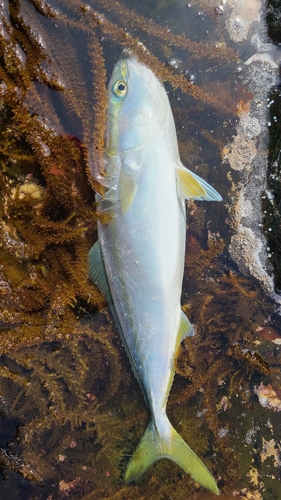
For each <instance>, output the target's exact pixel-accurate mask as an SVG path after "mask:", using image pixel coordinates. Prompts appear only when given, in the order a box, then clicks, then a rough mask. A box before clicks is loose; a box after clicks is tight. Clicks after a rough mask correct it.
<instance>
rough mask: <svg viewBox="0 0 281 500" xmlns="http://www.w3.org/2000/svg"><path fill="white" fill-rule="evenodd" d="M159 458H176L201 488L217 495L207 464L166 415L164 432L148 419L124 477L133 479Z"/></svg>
mask: <svg viewBox="0 0 281 500" xmlns="http://www.w3.org/2000/svg"><path fill="white" fill-rule="evenodd" d="M160 458H169V459H170V460H172V461H173V462H176V463H177V464H178V465H179V466H180V467H181V468H182V469H183V470H184V471H185V472H187V474H190V475H191V477H192V478H193V479H194V480H195V481H197V482H198V483H199V484H201V485H202V486H204V488H206V489H207V490H210V491H212V492H213V493H215V494H216V495H219V490H218V487H217V484H216V482H215V480H214V478H213V476H212V475H211V473H210V472H209V471H208V469H207V467H205V465H204V464H203V462H201V460H200V459H199V458H198V457H197V455H196V454H195V453H194V452H193V451H192V449H191V448H190V447H189V446H188V445H187V444H186V443H185V441H184V440H183V439H182V438H181V436H180V435H179V434H178V433H177V431H176V430H175V429H174V428H173V427H172V425H171V424H170V422H169V421H168V419H167V422H166V425H165V432H163V434H162V433H161V435H160V434H159V432H158V431H157V429H156V427H155V424H154V421H153V420H151V422H150V424H149V426H148V427H147V429H146V431H145V433H144V435H143V437H142V439H141V440H140V442H139V444H138V447H137V449H136V451H135V453H134V455H133V457H132V458H131V460H130V462H129V465H128V468H127V471H126V474H125V481H126V482H131V481H135V480H136V479H138V478H139V477H140V476H142V474H144V472H145V471H146V470H147V469H148V468H149V467H150V466H151V465H152V464H154V462H156V461H157V460H159V459H160Z"/></svg>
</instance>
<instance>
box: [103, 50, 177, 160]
mask: <svg viewBox="0 0 281 500" xmlns="http://www.w3.org/2000/svg"><path fill="white" fill-rule="evenodd" d="M168 109H169V101H168V97H167V94H166V91H165V89H164V86H163V84H162V82H161V81H160V80H159V79H158V77H157V76H156V75H155V74H154V73H153V72H152V71H151V69H150V68H148V67H147V66H146V65H144V64H143V63H141V62H140V61H138V60H137V58H136V57H135V56H134V55H133V54H132V53H130V52H128V51H126V52H125V53H123V54H122V58H121V59H120V60H119V61H118V62H117V64H116V65H115V67H114V70H113V73H112V76H111V78H110V81H109V84H108V111H107V131H106V151H107V154H108V155H111V156H112V155H120V154H122V153H126V152H129V151H133V150H136V149H140V148H144V147H145V146H146V144H147V143H148V142H150V141H152V140H153V138H154V137H156V136H157V135H158V134H159V133H160V132H161V129H162V128H163V124H164V123H165V120H166V116H167V112H168Z"/></svg>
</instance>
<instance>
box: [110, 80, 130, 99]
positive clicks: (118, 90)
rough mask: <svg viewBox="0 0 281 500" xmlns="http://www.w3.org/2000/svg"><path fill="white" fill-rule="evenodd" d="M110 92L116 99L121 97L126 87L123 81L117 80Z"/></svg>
mask: <svg viewBox="0 0 281 500" xmlns="http://www.w3.org/2000/svg"><path fill="white" fill-rule="evenodd" d="M112 90H113V92H114V94H115V95H117V96H118V97H123V96H124V95H125V94H126V92H127V85H126V83H125V82H124V81H123V80H118V81H117V82H115V83H114V85H113V89H112Z"/></svg>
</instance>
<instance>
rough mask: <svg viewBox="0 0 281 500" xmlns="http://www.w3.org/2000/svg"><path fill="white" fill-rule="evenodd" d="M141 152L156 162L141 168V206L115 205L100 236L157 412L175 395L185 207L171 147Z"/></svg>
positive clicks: (117, 303) (118, 306) (132, 349)
mask: <svg viewBox="0 0 281 500" xmlns="http://www.w3.org/2000/svg"><path fill="white" fill-rule="evenodd" d="M131 154H133V153H131ZM135 155H136V159H135V161H143V162H149V165H141V168H140V175H139V179H138V187H137V192H136V195H135V198H134V201H133V203H132V205H131V207H130V208H129V210H128V211H127V213H126V214H125V215H124V214H123V213H122V211H121V210H120V207H119V204H118V203H116V204H115V205H113V206H114V208H113V210H114V211H113V217H112V219H111V221H110V222H109V223H108V224H107V225H101V224H100V225H99V228H98V231H99V240H100V244H101V249H102V254H103V259H104V263H105V268H106V274H107V278H108V281H109V285H110V291H111V294H112V298H113V302H114V307H115V310H116V314H117V316H118V320H119V322H120V325H121V328H122V333H123V336H124V339H125V342H126V345H127V350H128V351H129V356H130V357H131V358H132V360H133V365H134V368H135V369H136V370H137V376H138V379H139V380H140V382H141V385H142V388H143V390H144V393H145V395H146V398H147V401H148V403H149V405H150V407H151V410H152V413H153V414H154V415H156V414H157V413H158V412H159V411H161V409H163V407H165V404H166V400H167V397H168V392H169V389H170V383H171V381H170V380H171V374H172V372H173V360H174V356H175V350H176V339H177V332H178V328H179V323H180V311H181V309H180V296H181V287H182V276H183V265H184V252H185V210H184V203H183V201H182V200H181V199H179V198H178V194H177V186H176V176H175V170H174V165H173V163H172V161H171V160H170V158H169V154H168V153H167V151H166V150H165V149H164V144H163V143H161V144H159V145H158V147H157V145H155V143H154V144H153V147H152V146H151V151H146V154H145V155H143V154H140V153H135Z"/></svg>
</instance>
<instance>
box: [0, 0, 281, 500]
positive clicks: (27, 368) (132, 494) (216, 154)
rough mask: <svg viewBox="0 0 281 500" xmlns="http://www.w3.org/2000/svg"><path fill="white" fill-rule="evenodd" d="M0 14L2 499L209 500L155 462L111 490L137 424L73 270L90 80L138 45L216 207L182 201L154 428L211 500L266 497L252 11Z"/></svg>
mask: <svg viewBox="0 0 281 500" xmlns="http://www.w3.org/2000/svg"><path fill="white" fill-rule="evenodd" d="M12 5H13V4H12V3H9V2H5V4H4V7H5V9H6V11H5V15H6V20H10V22H11V26H12V27H14V28H15V30H19V31H18V33H19V34H20V35H18V38H17V43H18V46H17V47H16V49H17V50H16V53H17V54H19V59H16V60H15V59H13V57H12V53H13V51H12V50H10V49H9V50H8V49H7V47H6V50H7V53H8V54H9V57H7V58H6V60H5V61H4V62H3V65H4V67H6V68H8V69H7V72H6V73H8V74H9V81H11V82H12V83H11V87H10V90H9V91H10V95H12V88H13V85H14V86H16V87H17V88H16V89H14V93H15V96H14V98H13V99H14V100H12V99H11V98H8V97H7V95H6V93H5V90H6V89H5V88H4V87H3V86H2V88H1V92H2V95H3V96H4V97H3V101H4V106H5V107H4V111H3V115H2V118H1V134H2V135H1V155H2V156H1V162H2V163H1V169H2V170H1V191H2V199H1V203H0V217H1V238H2V248H0V251H1V253H0V259H1V269H0V272H1V288H0V291H1V297H2V303H1V305H0V314H1V337H0V349H1V353H2V356H1V359H0V375H1V380H0V416H1V421H0V423H1V436H0V471H1V473H2V476H1V477H0V482H1V485H0V499H3V500H4V499H5V500H6V499H9V498H11V499H24V500H25V499H35V498H36V499H50V500H51V499H64V498H70V499H71V498H73V499H76V498H77V499H78V498H84V499H86V498H87V499H92V498H93V499H98V498H104V499H126V500H127V499H135V498H136V499H140V498H143V499H146V498H149V499H155V500H158V499H165V500H166V499H177V500H178V499H179V500H181V499H186V498H188V499H194V500H200V499H204V498H210V494H209V493H208V492H206V491H204V490H203V489H202V488H200V487H199V486H197V485H196V484H195V483H194V482H193V481H192V480H190V479H189V478H188V477H187V475H185V474H184V473H183V472H182V471H181V470H180V469H179V468H178V467H177V466H176V465H175V464H173V463H171V462H168V461H166V460H162V461H160V462H159V463H157V464H155V466H153V468H151V469H150V470H149V471H148V472H147V473H146V474H145V476H144V477H143V478H141V480H140V481H139V482H138V483H137V484H136V485H133V486H125V485H124V482H123V474H124V471H125V468H126V465H127V462H128V460H129V457H130V455H131V454H132V452H133V450H134V449H135V446H136V445H137V443H138V441H139V438H140V436H141V435H142V434H143V432H144V430H145V428H146V426H147V423H148V421H149V412H148V410H147V408H146V406H145V403H144V401H143V397H142V394H141V391H140V389H139V387H138V384H137V382H136V381H135V379H134V377H133V374H132V373H131V369H130V365H129V362H128V360H127V358H126V355H125V354H124V352H123V349H122V346H121V342H120V340H119V337H118V333H117V331H116V329H115V327H114V324H113V322H112V319H111V317H110V315H109V313H108V311H107V309H106V304H105V302H104V300H103V298H102V296H101V295H100V294H99V293H98V292H97V291H96V290H95V288H94V286H93V285H91V284H89V282H88V281H87V277H86V258H87V252H88V250H89V248H90V246H91V245H92V244H93V242H94V241H95V238H96V215H95V205H94V195H93V190H92V188H91V187H90V185H89V183H88V180H90V182H91V179H90V175H91V174H89V172H88V176H86V175H85V163H86V159H87V161H88V164H90V168H91V166H92V163H91V162H93V161H94V159H95V154H96V153H95V151H94V148H93V144H95V146H96V145H97V144H98V142H97V141H98V139H97V137H98V134H99V132H100V129H101V125H100V123H101V121H102V119H101V118H102V112H103V110H102V106H100V107H99V106H97V102H96V101H95V99H96V98H97V95H99V94H97V91H99V89H101V90H102V89H103V88H104V87H103V85H104V83H105V82H104V79H103V70H102V63H103V62H105V68H106V71H107V79H108V78H109V76H110V72H111V71H112V68H113V65H114V64H115V62H116V61H117V60H118V58H119V57H120V53H121V50H122V48H123V46H125V44H126V43H128V44H129V43H131V44H132V45H133V44H134V43H137V41H138V40H139V41H141V42H142V43H143V44H144V45H145V46H146V47H147V48H148V49H149V50H150V51H151V53H152V54H153V55H154V56H155V57H156V58H157V59H156V61H155V60H149V61H147V63H149V64H151V65H152V66H153V65H154V66H155V68H154V69H155V71H156V72H157V71H159V72H160V74H161V75H162V77H163V78H164V77H166V80H167V82H166V83H165V84H166V88H167V91H168V93H169V98H170V101H171V105H172V108H173V112H174V115H175V121H176V127H177V132H178V140H179V147H180V153H181V158H182V161H183V164H185V165H186V166H187V167H188V168H190V169H191V170H194V171H196V172H197V173H198V174H199V175H201V176H203V177H204V178H206V179H207V180H208V182H210V183H211V184H212V185H213V186H214V187H215V188H216V189H217V190H218V191H219V192H220V193H221V195H222V196H223V199H224V202H223V203H221V204H217V203H189V204H188V208H189V210H188V214H187V250H186V269H185V275H184V284H183V295H182V305H183V309H184V311H185V312H186V314H187V315H188V317H189V318H190V320H191V321H192V323H193V324H194V325H195V328H196V335H195V337H193V338H189V339H186V340H185V341H184V342H183V343H182V346H181V349H180V352H179V354H178V359H177V362H176V376H175V380H174V384H173V387H172V390H171V394H170V398H169V405H168V415H169V418H170V419H171V421H172V423H173V425H174V426H175V427H176V429H177V430H178V432H180V434H181V435H182V437H183V438H184V439H185V440H186V441H187V442H188V444H189V445H190V446H191V447H192V448H193V449H194V451H195V452H196V453H197V454H198V455H199V456H200V457H201V458H202V459H203V461H204V463H205V464H206V465H207V466H208V468H209V469H210V470H211V471H212V473H213V475H214V477H215V478H216V480H217V481H218V485H219V488H220V489H221V492H222V494H221V497H222V498H226V499H228V498H232V497H236V498H240V499H244V498H248V499H266V500H267V499H275V498H276V499H277V498H279V497H280V496H281V487H280V425H279V420H280V417H279V415H280V414H279V411H281V386H280V364H281V359H280V344H281V320H280V311H279V307H280V306H279V304H280V298H279V296H278V295H277V294H275V293H274V279H273V278H272V268H271V264H270V261H269V260H268V253H273V252H274V250H275V249H274V248H272V247H270V248H269V250H267V246H268V243H267V240H266V238H265V237H266V233H265V234H264V233H263V231H267V227H266V225H265V228H264V229H263V226H262V224H263V215H262V210H263V211H264V208H263V209H262V208H261V205H260V200H261V196H262V190H263V189H264V188H265V187H266V185H265V180H266V165H267V143H268V140H269V138H268V129H267V125H266V123H267V120H268V118H267V117H268V115H267V113H268V110H269V108H268V107H267V106H268V101H266V98H267V92H268V91H269V89H270V86H271V85H273V84H274V83H278V80H277V78H278V71H277V65H276V62H275V61H278V57H279V55H278V49H277V48H276V49H275V48H274V47H273V45H264V44H265V43H266V42H267V39H266V34H265V32H266V28H265V25H264V24H263V22H261V20H260V19H259V18H258V15H259V7H260V3H259V2H258V0H256V1H252V2H247V6H248V9H245V8H244V7H245V5H244V6H243V2H242V1H241V0H240V1H239V2H236V3H234V2H231V1H229V2H221V3H220V2H213V1H212V0H209V1H208V0H202V1H201V2H200V1H197V2H191V3H190V4H189V3H188V2H184V1H178V2H171V1H168V0H166V1H165V0H162V1H158V2H157V1H154V2H151V1H147V2H145V1H144V2H142V4H141V5H140V6H139V5H138V4H137V3H136V2H135V1H133V0H132V1H129V0H128V1H127V2H126V3H123V2H122V3H120V4H119V7H118V4H115V2H109V1H102V0H101V1H100V2H94V1H93V2H89V5H91V6H92V10H91V9H90V10H89V9H87V8H85V9H82V10H81V9H80V8H78V9H76V8H75V2H50V3H49V5H50V6H51V7H52V8H53V9H59V10H60V14H59V15H58V14H56V15H57V17H50V18H46V17H44V16H43V15H41V14H40V13H39V12H40V9H42V5H43V4H39V3H38V4H36V5H37V10H35V9H34V7H33V5H31V4H30V3H29V2H26V1H25V0H22V1H21V2H20V4H19V5H20V16H21V15H22V16H23V19H24V21H22V19H21V17H20V16H19V17H17V16H18V14H17V12H16V8H12ZM116 5H117V9H116V10H114V8H113V7H114V6H116ZM124 6H126V9H128V10H124ZM233 7H235V8H239V7H240V11H237V12H233V11H232V8H233ZM131 9H136V10H135V11H132V10H131ZM93 11H94V18H93V17H91V15H92V13H93ZM56 12H57V11H56ZM136 12H137V14H136ZM97 13H99V15H101V14H103V17H97ZM49 14H50V13H49ZM141 16H144V18H145V19H146V21H145V19H144V18H143V17H141ZM243 16H244V17H243ZM151 17H152V18H153V20H154V22H155V23H156V25H154V24H149V22H148V21H147V19H150V18H151ZM97 20H98V21H97ZM108 21H110V22H112V23H113V24H111V25H109V24H108ZM78 22H79V23H80V28H79V30H77V29H76V27H75V23H76V26H77V23H78ZM158 25H160V26H162V27H164V30H163V29H160V31H159V30H158V31H157V29H156V27H157V26H158ZM3 26H4V28H3ZM8 26H9V25H8ZM26 26H31V28H32V30H31V34H30V32H29V31H28V29H27V28H26ZM155 26H156V27H155ZM5 29H6V31H8V32H9V33H10V31H11V30H10V31H9V29H10V28H9V29H8V28H7V24H6V25H5V24H4V25H3V24H2V30H4V31H5ZM94 29H95V31H96V34H97V40H98V42H97V45H96V46H94V45H91V36H92V35H91V33H94ZM167 30H169V31H167ZM117 31H118V32H117ZM2 32H3V31H2ZM183 33H184V34H185V37H186V38H187V39H188V40H190V42H188V41H187V42H186V41H185V39H184V38H182V35H183ZM173 34H178V35H180V36H181V38H175V37H173ZM131 37H132V38H131ZM34 39H35V40H37V42H38V43H39V45H40V44H42V45H43V47H44V51H45V53H46V54H48V56H49V58H50V59H51V60H48V59H46V58H45V59H44V57H42V54H41V53H39V50H38V47H37V46H36V43H33V44H32V43H31V44H30V40H31V41H32V40H34ZM191 42H197V45H194V44H192V43H191ZM3 44H4V42H3V40H2V45H3ZM29 44H30V45H29ZM19 46H22V47H23V48H24V52H25V53H26V56H24V54H23V53H22V52H21V50H20V48H19ZM100 46H101V47H102V49H103V54H104V57H101V58H100V59H98V57H99V52H98V50H99V47H100ZM33 51H35V52H33ZM34 53H35V54H36V57H35V56H32V54H34ZM256 53H259V54H260V53H263V54H268V55H269V59H268V60H267V61H266V60H263V62H262V68H263V70H264V72H263V73H262V79H261V72H259V67H258V64H259V61H257V62H256V63H255V64H256V66H253V67H251V64H248V65H245V64H244V63H245V61H247V60H249V58H250V57H252V56H253V55H254V54H256ZM273 56H274V57H273ZM40 58H41V59H40ZM42 59H43V60H42ZM20 61H21V62H20ZM157 61H158V62H157ZM159 61H161V62H163V63H164V65H163V66H160V64H158V63H159ZM27 62H28V68H27V69H28V71H26V73H25V72H24V71H22V69H21V68H22V67H27ZM21 64H22V65H23V66H22V67H21ZM38 67H40V68H43V73H40V71H39V70H38V69H37V70H36V68H38ZM13 68H16V69H17V70H16V71H15V70H13ZM34 68H35V69H34ZM92 69H94V73H92ZM21 71H22V73H21ZM36 71H37V72H36ZM44 74H45V79H44ZM18 75H20V76H18ZM21 75H22V76H21ZM38 75H39V76H38ZM181 75H182V76H181ZM4 76H5V77H6V74H5V75H4ZM3 78H4V77H3ZM28 78H30V80H28ZM34 80H36V82H37V83H35V84H34V83H30V82H34ZM5 81H6V80H5ZM7 81H8V79H7ZM7 85H8V84H7ZM60 85H62V86H64V89H62V88H61V89H60V88H59V87H60ZM197 89H198V90H197ZM187 90H188V92H187ZM21 93H22V94H21ZM20 95H23V99H22V101H21V99H20ZM16 99H19V101H20V102H18V101H17V100H16ZM98 104H100V103H98ZM20 106H23V107H24V106H26V107H27V108H25V109H27V111H26V114H25V115H24V114H20V112H19V109H20ZM96 109H98V110H99V113H100V115H98V116H97V112H96V111H95V110H96ZM40 127H41V128H40ZM51 127H53V131H50V128H51ZM277 132H278V130H277ZM277 132H276V133H277ZM81 141H82V143H81ZM85 149H87V150H88V156H87V158H86V154H87V153H86V152H85ZM256 160H258V161H256ZM241 167H242V168H241ZM87 179H88V180H87ZM254 181H255V182H254ZM251 183H252V184H251ZM27 186H28V187H27ZM265 224H266V222H265ZM250 231H252V233H253V235H254V236H253V240H251V242H252V246H249V234H252V233H251V232H250ZM230 242H231V247H230V252H229V244H230ZM259 245H261V246H260V247H259ZM257 248H258V249H259V253H258V257H257V258H256V257H255V252H256V250H257ZM276 250H277V249H276ZM233 259H234V260H233ZM238 266H239V268H238ZM242 273H243V274H242ZM98 311H101V312H98Z"/></svg>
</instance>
